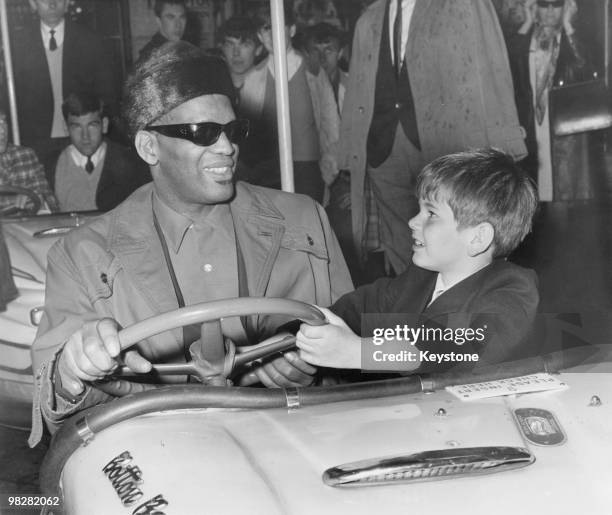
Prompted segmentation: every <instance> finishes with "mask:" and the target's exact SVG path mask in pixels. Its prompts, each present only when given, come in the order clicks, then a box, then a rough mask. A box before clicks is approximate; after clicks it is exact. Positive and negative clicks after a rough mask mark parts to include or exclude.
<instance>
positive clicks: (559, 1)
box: [536, 0, 565, 9]
mask: <svg viewBox="0 0 612 515" xmlns="http://www.w3.org/2000/svg"><path fill="white" fill-rule="evenodd" d="M536 3H537V4H538V7H541V8H542V9H546V8H547V7H563V4H564V3H565V1H564V0H556V1H554V2H546V0H538V1H537V2H536Z"/></svg>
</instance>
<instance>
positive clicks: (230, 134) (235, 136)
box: [145, 119, 249, 147]
mask: <svg viewBox="0 0 612 515" xmlns="http://www.w3.org/2000/svg"><path fill="white" fill-rule="evenodd" d="M145 130H148V131H155V132H159V133H160V134H163V135H164V136H168V137H169V138H181V139H186V140H187V141H191V142H192V143H194V144H196V145H199V146H201V147H209V146H210V145H214V144H215V143H216V142H217V140H218V139H219V137H220V136H221V133H222V132H225V135H226V136H227V139H229V140H230V142H232V143H240V142H242V141H244V140H245V139H246V137H247V136H248V135H249V121H248V120H246V119H240V120H232V121H231V122H229V123H226V124H225V125H223V124H220V123H215V122H202V123H177V124H175V125H148V126H147V127H145Z"/></svg>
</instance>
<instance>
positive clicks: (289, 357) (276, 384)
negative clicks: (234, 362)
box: [237, 351, 317, 388]
mask: <svg viewBox="0 0 612 515" xmlns="http://www.w3.org/2000/svg"><path fill="white" fill-rule="evenodd" d="M316 373H317V369H316V367H313V366H312V365H310V364H309V363H306V362H305V361H304V360H302V359H300V357H299V356H298V354H297V352H295V351H289V352H285V353H284V354H283V355H282V356H279V357H276V358H274V359H269V360H266V361H264V362H263V363H261V364H254V365H253V366H252V368H251V371H250V372H248V373H246V374H244V375H243V376H242V377H241V378H240V379H239V380H238V381H237V384H238V385H239V386H250V385H252V384H255V383H258V382H261V383H262V384H263V385H264V386H266V387H268V388H286V387H289V386H310V385H311V384H312V383H313V382H314V380H315V374H316Z"/></svg>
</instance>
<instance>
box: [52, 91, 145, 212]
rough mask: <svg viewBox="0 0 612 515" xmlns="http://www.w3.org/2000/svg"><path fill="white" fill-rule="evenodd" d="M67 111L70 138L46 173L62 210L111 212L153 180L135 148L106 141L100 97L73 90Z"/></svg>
mask: <svg viewBox="0 0 612 515" xmlns="http://www.w3.org/2000/svg"><path fill="white" fill-rule="evenodd" d="M62 112H63V115H64V119H65V120H66V125H67V126H68V133H69V134H70V142H71V143H70V145H68V146H67V147H66V148H65V149H64V150H63V151H62V152H61V153H60V154H59V155H56V156H55V159H54V160H53V164H52V166H50V167H48V172H47V173H48V180H49V183H50V184H51V187H52V188H53V189H54V190H55V193H56V197H57V199H58V201H59V204H60V209H61V210H62V211H81V210H91V209H99V210H100V211H109V210H110V209H113V208H114V207H115V206H117V205H118V204H120V203H121V202H122V201H123V200H124V199H125V198H127V197H128V196H129V195H130V194H131V193H132V192H133V191H134V190H136V189H137V188H139V187H140V186H142V185H143V184H145V183H147V182H149V181H150V180H151V174H150V172H149V170H148V167H147V166H146V164H145V163H144V161H142V160H141V159H139V158H138V156H137V155H136V154H135V153H134V152H133V151H132V150H130V149H128V148H126V147H123V146H121V145H118V144H117V143H113V142H111V141H107V140H105V138H104V134H106V132H107V130H108V117H106V116H105V115H104V104H103V103H102V101H101V100H100V99H99V98H97V97H96V96H94V95H91V94H86V93H71V94H69V95H68V97H67V98H66V101H65V102H64V103H63V105H62Z"/></svg>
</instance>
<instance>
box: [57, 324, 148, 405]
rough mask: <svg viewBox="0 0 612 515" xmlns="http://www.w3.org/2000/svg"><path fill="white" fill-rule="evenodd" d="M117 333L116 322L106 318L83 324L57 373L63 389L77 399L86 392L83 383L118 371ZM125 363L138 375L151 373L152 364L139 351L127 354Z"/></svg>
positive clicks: (58, 365)
mask: <svg viewBox="0 0 612 515" xmlns="http://www.w3.org/2000/svg"><path fill="white" fill-rule="evenodd" d="M117 330H118V328H117V322H115V321H114V320H112V319H111V318H103V319H102V320H95V321H91V322H86V323H84V324H83V326H82V327H81V329H79V330H78V331H76V332H75V333H74V334H73V335H72V336H71V337H70V338H69V339H68V341H67V342H66V344H65V345H64V347H63V349H62V352H61V354H60V356H59V358H58V362H57V364H56V371H55V373H56V374H59V378H60V381H61V385H62V388H63V389H65V390H67V391H68V392H69V393H71V394H72V395H74V396H77V395H79V394H81V393H82V392H83V390H84V389H85V384H84V381H98V380H100V379H103V378H104V377H106V376H108V375H109V374H110V373H112V372H113V371H114V370H115V369H116V368H117V366H118V365H119V363H118V361H117V358H118V356H119V354H120V351H121V347H120V344H119V338H118V336H117ZM123 361H124V364H125V365H126V366H127V367H128V368H130V369H131V370H132V371H134V372H137V373H141V374H142V373H146V372H149V371H150V370H151V363H150V362H149V361H147V360H146V359H145V358H143V357H142V356H141V355H140V354H139V353H138V352H137V351H136V350H129V351H127V352H126V353H125V354H124V356H123Z"/></svg>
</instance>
